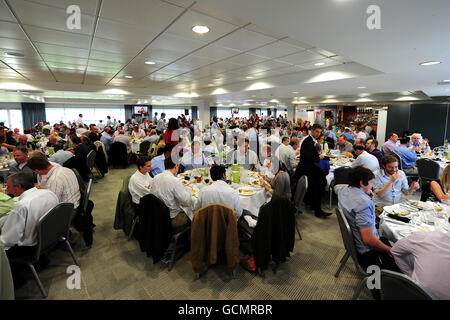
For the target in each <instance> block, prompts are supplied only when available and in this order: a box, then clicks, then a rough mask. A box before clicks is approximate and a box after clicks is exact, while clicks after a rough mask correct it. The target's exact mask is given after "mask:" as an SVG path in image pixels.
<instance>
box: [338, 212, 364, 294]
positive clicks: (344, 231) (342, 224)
mask: <svg viewBox="0 0 450 320" xmlns="http://www.w3.org/2000/svg"><path fill="white" fill-rule="evenodd" d="M336 215H337V218H338V223H339V229H340V230H341V236H342V241H343V243H344V247H345V250H346V251H345V254H344V256H343V257H342V259H341V261H340V264H339V268H338V270H337V271H336V273H335V275H334V276H335V277H336V278H337V277H339V273H340V272H341V270H342V268H343V267H344V266H345V264H346V263H347V260H348V258H349V257H351V258H352V260H353V263H354V265H355V269H356V273H357V274H358V276H360V277H361V278H362V279H361V281H360V282H359V284H358V286H357V287H356V289H355V292H354V294H353V297H352V300H356V299H358V297H359V295H360V293H361V291H362V289H363V286H364V284H365V283H366V281H367V279H368V278H369V275H368V274H367V273H366V272H365V271H364V270H363V269H362V268H361V266H360V265H359V263H358V255H357V253H356V247H355V242H354V239H353V234H352V230H351V229H350V225H349V224H348V221H347V218H346V217H345V215H344V213H343V212H342V210H341V208H337V209H336Z"/></svg>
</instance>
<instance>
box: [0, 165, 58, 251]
mask: <svg viewBox="0 0 450 320" xmlns="http://www.w3.org/2000/svg"><path fill="white" fill-rule="evenodd" d="M6 184H7V193H8V194H12V195H13V196H14V197H18V201H17V202H16V204H15V206H14V208H13V209H12V210H11V212H10V213H9V215H7V216H5V217H3V218H2V220H3V221H2V222H1V223H0V225H2V227H1V235H0V244H1V245H3V246H5V248H6V253H7V255H8V257H10V258H11V257H14V256H18V255H21V254H32V253H34V252H35V250H36V248H35V247H34V246H35V245H36V244H37V239H36V225H37V223H38V221H39V218H40V217H42V216H43V215H44V214H45V213H46V212H47V211H48V210H50V209H52V208H53V207H55V206H56V205H57V204H58V203H59V201H58V197H57V196H56V195H55V194H54V193H53V192H51V191H49V190H44V189H37V188H35V187H34V181H33V178H32V177H31V176H30V175H28V174H26V173H24V172H16V173H14V174H13V175H11V176H9V177H8V180H7V181H6Z"/></svg>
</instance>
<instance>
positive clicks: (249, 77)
mask: <svg viewBox="0 0 450 320" xmlns="http://www.w3.org/2000/svg"><path fill="white" fill-rule="evenodd" d="M245 78H246V79H253V77H251V76H248V77H245Z"/></svg>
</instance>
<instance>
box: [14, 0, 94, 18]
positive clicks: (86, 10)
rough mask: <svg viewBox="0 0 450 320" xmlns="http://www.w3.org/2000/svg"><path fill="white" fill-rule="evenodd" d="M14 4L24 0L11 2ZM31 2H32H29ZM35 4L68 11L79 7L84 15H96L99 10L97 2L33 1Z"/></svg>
mask: <svg viewBox="0 0 450 320" xmlns="http://www.w3.org/2000/svg"><path fill="white" fill-rule="evenodd" d="M10 1H12V3H15V2H19V1H23V0H10ZM27 2H30V1H27ZM33 2H35V3H38V4H40V5H43V6H47V7H54V8H59V9H64V10H66V9H67V7H69V6H70V5H77V6H79V7H80V9H81V13H82V14H87V15H95V12H96V9H97V1H93V0H33Z"/></svg>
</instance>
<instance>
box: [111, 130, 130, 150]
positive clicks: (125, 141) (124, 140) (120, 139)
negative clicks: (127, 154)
mask: <svg viewBox="0 0 450 320" xmlns="http://www.w3.org/2000/svg"><path fill="white" fill-rule="evenodd" d="M113 141H114V142H120V143H123V144H124V145H126V146H127V150H131V141H130V137H128V136H126V135H125V132H123V131H120V132H119V135H118V136H117V137H115V138H114V140H113Z"/></svg>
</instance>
